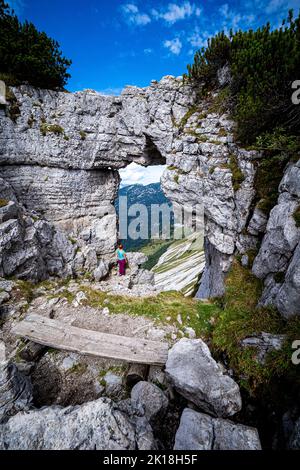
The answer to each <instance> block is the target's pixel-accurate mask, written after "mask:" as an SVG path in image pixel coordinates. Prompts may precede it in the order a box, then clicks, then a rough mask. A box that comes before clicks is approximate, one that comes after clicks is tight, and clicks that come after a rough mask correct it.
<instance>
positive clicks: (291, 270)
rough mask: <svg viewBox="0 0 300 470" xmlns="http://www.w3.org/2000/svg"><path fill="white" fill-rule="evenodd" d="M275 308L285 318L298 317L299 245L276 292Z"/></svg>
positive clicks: (299, 305) (299, 304)
mask: <svg viewBox="0 0 300 470" xmlns="http://www.w3.org/2000/svg"><path fill="white" fill-rule="evenodd" d="M276 306H277V308H278V310H279V311H280V313H281V314H282V315H283V316H284V317H285V318H289V317H291V316H293V315H300V243H298V246H297V248H296V250H295V252H294V254H293V257H292V260H291V262H290V265H289V267H288V270H287V272H286V275H285V279H284V282H283V284H282V286H281V287H280V288H279V290H278V294H277V298H276Z"/></svg>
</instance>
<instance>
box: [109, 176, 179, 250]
mask: <svg viewBox="0 0 300 470" xmlns="http://www.w3.org/2000/svg"><path fill="white" fill-rule="evenodd" d="M121 196H127V198H128V199H127V205H128V208H129V207H130V206H131V205H133V204H143V205H145V206H146V207H147V209H148V214H149V216H148V227H149V231H150V227H151V213H150V208H151V205H152V204H159V205H161V204H168V205H169V206H171V203H170V201H169V200H168V199H167V198H166V196H165V194H164V193H163V191H162V189H161V185H160V183H151V184H148V185H145V186H144V185H142V184H131V185H128V186H123V187H121V188H120V190H119V195H118V198H117V200H116V202H115V207H116V211H117V214H118V216H119V198H120V197H121ZM131 220H132V217H129V218H128V223H130V221H131ZM149 235H150V233H149ZM149 241H150V239H149V240H142V239H138V240H131V239H128V240H122V243H123V245H124V247H125V249H126V250H137V249H138V248H139V247H142V246H145V245H146V244H147V243H149Z"/></svg>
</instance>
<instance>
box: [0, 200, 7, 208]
mask: <svg viewBox="0 0 300 470" xmlns="http://www.w3.org/2000/svg"><path fill="white" fill-rule="evenodd" d="M8 202H9V201H8V200H7V199H0V207H5V206H7V204H8Z"/></svg>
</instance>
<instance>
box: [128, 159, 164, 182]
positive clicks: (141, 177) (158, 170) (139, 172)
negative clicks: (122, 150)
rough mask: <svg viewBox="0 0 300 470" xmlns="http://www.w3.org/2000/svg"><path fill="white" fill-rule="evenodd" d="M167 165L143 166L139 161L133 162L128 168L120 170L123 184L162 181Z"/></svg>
mask: <svg viewBox="0 0 300 470" xmlns="http://www.w3.org/2000/svg"><path fill="white" fill-rule="evenodd" d="M165 168H166V165H155V166H148V167H143V166H141V165H137V163H131V164H130V165H128V166H127V167H126V168H124V169H122V170H120V171H119V173H120V176H121V179H122V181H121V186H128V185H130V184H143V185H146V184H151V183H157V182H159V181H160V178H161V175H162V174H163V172H164V170H165Z"/></svg>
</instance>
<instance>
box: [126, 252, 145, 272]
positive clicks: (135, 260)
mask: <svg viewBox="0 0 300 470" xmlns="http://www.w3.org/2000/svg"><path fill="white" fill-rule="evenodd" d="M127 258H128V264H129V267H130V268H131V267H134V266H141V265H142V264H144V263H146V261H147V260H148V256H146V255H144V253H140V252H138V251H129V252H128V253H127Z"/></svg>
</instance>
